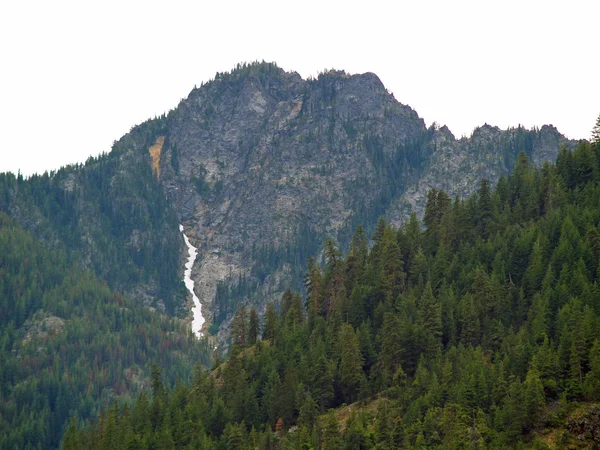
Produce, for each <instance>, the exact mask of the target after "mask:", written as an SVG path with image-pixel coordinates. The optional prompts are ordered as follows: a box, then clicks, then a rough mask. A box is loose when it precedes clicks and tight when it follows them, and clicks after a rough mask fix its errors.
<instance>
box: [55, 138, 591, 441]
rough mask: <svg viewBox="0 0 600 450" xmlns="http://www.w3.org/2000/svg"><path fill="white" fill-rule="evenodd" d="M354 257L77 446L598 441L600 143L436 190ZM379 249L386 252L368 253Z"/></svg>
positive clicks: (337, 258)
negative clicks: (464, 194)
mask: <svg viewBox="0 0 600 450" xmlns="http://www.w3.org/2000/svg"><path fill="white" fill-rule="evenodd" d="M423 224H424V227H423V228H421V226H420V223H419V222H418V221H417V219H416V216H414V215H413V216H411V218H410V219H409V221H408V223H407V224H406V225H405V226H402V227H400V228H398V229H397V228H395V227H393V226H391V225H389V224H388V223H386V221H385V219H383V218H382V219H381V220H379V221H378V223H377V226H376V229H375V232H374V233H373V234H372V235H371V236H367V234H366V233H365V232H364V229H362V228H360V227H359V228H358V229H357V231H356V233H355V234H354V236H353V238H352V244H351V246H350V249H349V251H348V252H345V253H343V252H340V251H339V249H337V248H336V247H335V245H334V244H333V242H332V241H331V240H329V241H327V243H326V244H325V250H324V253H325V260H324V263H323V264H317V263H315V262H314V261H309V262H308V267H309V273H308V276H307V278H306V287H307V295H306V296H305V298H304V299H303V298H302V297H301V295H300V294H299V293H294V292H292V291H291V290H287V291H286V292H285V293H284V294H283V296H282V299H281V302H280V305H279V308H277V309H276V308H275V305H274V304H273V303H269V304H268V306H267V312H266V315H265V321H264V324H263V326H261V327H259V326H258V320H257V315H256V311H255V310H254V309H250V311H247V310H246V308H245V307H244V306H243V305H242V306H240V308H239V309H238V311H237V312H236V314H235V317H234V319H233V322H232V326H231V334H232V344H231V347H230V353H229V359H228V361H226V362H225V363H223V364H220V365H218V364H215V367H214V369H213V370H211V371H210V372H208V371H203V370H198V371H196V372H195V373H194V379H193V381H192V382H191V383H189V384H185V383H184V384H179V385H177V386H176V387H174V388H171V389H169V388H168V387H166V386H165V384H164V383H163V381H162V379H161V374H160V372H159V371H158V370H155V371H153V378H152V389H151V390H148V394H147V395H145V396H143V397H141V398H140V399H139V400H137V401H136V402H134V403H133V404H127V405H125V406H120V405H117V404H115V405H114V406H113V407H111V408H110V410H108V411H106V412H105V414H104V415H101V416H99V417H97V418H96V420H95V421H93V422H92V423H91V424H90V425H88V426H82V425H81V424H80V423H78V422H77V421H76V420H72V422H71V424H70V425H69V428H68V430H67V432H66V434H65V437H64V440H63V443H64V447H63V448H64V450H71V449H89V450H95V449H102V448H115V449H129V448H142V449H151V448H152V449H153V448H158V449H170V448H199V449H207V450H208V449H228V450H229V449H231V450H251V449H252V450H253V449H265V450H266V449H508V448H520V449H525V448H531V449H563V448H569V449H576V448H597V447H598V445H599V444H600V403H598V402H599V401H600V143H594V144H590V143H587V142H582V143H580V144H579V145H578V146H577V147H576V149H575V150H574V151H572V152H571V151H568V150H566V149H563V150H561V152H560V153H559V155H558V158H557V161H556V164H555V165H554V164H545V165H544V166H543V167H542V168H541V169H539V168H536V167H535V166H534V165H533V164H532V163H531V161H530V160H529V159H528V157H527V155H526V154H525V153H524V152H522V153H520V154H519V156H518V158H517V162H516V165H515V168H514V169H513V171H512V173H511V174H510V175H509V176H508V177H507V178H506V179H501V180H500V181H498V183H497V185H496V187H495V188H491V187H490V183H489V182H488V181H487V180H485V179H483V180H481V182H480V183H479V184H478V187H477V190H476V192H475V193H474V194H473V195H471V196H469V197H468V198H466V199H463V200H461V199H455V200H452V199H451V198H450V197H449V196H448V194H446V193H445V192H444V191H443V190H442V191H440V190H435V189H432V190H430V191H429V193H428V194H427V202H426V207H425V211H424V219H423ZM369 242H372V245H368V243H369Z"/></svg>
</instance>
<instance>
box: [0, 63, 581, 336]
mask: <svg viewBox="0 0 600 450" xmlns="http://www.w3.org/2000/svg"><path fill="white" fill-rule="evenodd" d="M561 145H566V146H567V147H571V146H573V145H574V142H570V141H567V140H566V139H565V138H564V137H563V136H562V135H561V134H560V133H559V132H558V131H557V130H556V129H555V128H554V127H552V126H544V127H542V128H541V129H539V130H537V129H535V130H525V129H523V128H514V129H508V130H500V129H499V128H497V127H492V126H489V125H484V126H482V127H480V128H478V129H476V130H475V131H474V133H473V135H472V136H471V137H469V138H462V139H459V140H457V139H456V138H455V137H454V136H453V135H452V133H451V132H450V130H448V128H446V127H441V128H439V127H437V126H431V127H429V128H427V127H426V126H425V123H424V122H423V120H422V119H421V118H419V116H418V115H417V113H416V112H415V111H414V110H413V109H411V108H410V107H409V106H406V105H403V104H402V103H400V102H398V101H397V100H396V99H395V98H394V96H393V95H392V94H390V93H389V92H388V91H387V90H386V89H385V87H384V86H383V85H382V83H381V81H380V80H379V78H378V77H377V76H376V75H374V74H372V73H366V74H361V75H349V74H347V73H345V72H343V71H330V72H326V73H324V74H321V75H320V76H319V77H318V78H316V79H308V80H304V79H302V78H301V77H300V76H299V75H298V74H297V73H294V72H292V73H287V72H285V71H283V70H281V69H280V68H278V67H277V66H276V65H274V64H266V63H262V64H252V65H250V66H243V67H238V69H236V70H234V71H233V72H231V73H226V74H218V75H217V77H216V78H215V80H213V81H211V82H209V83H207V84H205V85H203V86H201V87H200V88H198V89H194V90H193V91H192V92H191V93H190V95H189V96H188V98H186V99H184V100H182V101H181V103H180V104H179V105H178V107H177V108H175V109H174V110H173V111H171V112H170V113H169V114H168V115H166V116H163V117H160V118H156V119H153V120H150V121H147V122H145V123H144V124H141V125H140V126H137V127H134V128H133V129H132V130H131V132H130V133H128V134H127V135H125V136H123V137H122V138H121V139H120V140H119V141H118V142H116V143H115V146H114V148H113V152H111V154H110V155H108V156H105V157H101V158H98V159H97V160H95V161H91V162H90V163H89V164H87V163H86V165H85V166H78V167H74V168H71V169H65V170H62V171H59V172H58V173H57V174H56V175H54V176H51V177H47V179H46V178H44V179H42V180H34V181H35V183H37V184H39V185H41V186H43V187H44V189H46V190H47V191H48V192H51V193H52V195H53V196H54V198H57V199H59V200H60V201H61V202H63V203H64V204H70V205H71V210H72V212H71V213H70V216H69V217H64V216H65V214H63V209H64V207H63V209H61V208H58V209H56V211H57V213H56V214H55V216H56V217H55V216H52V217H50V219H51V220H50V219H47V218H46V217H45V216H46V215H48V214H54V212H53V211H54V209H48V208H46V209H44V208H43V207H35V208H34V207H32V206H31V205H33V204H34V203H35V201H33V200H31V199H30V200H27V201H25V198H26V197H27V196H26V195H25V194H23V193H22V194H19V183H18V182H13V184H12V185H11V186H12V187H11V188H10V190H9V191H10V193H11V195H12V197H14V199H13V200H14V201H13V200H11V201H10V202H8V203H7V204H3V198H0V209H2V210H6V211H8V212H9V213H10V214H11V215H12V216H13V217H15V218H17V219H18V220H19V221H20V222H21V223H22V224H24V225H25V226H26V227H27V228H28V229H31V230H32V231H34V232H36V234H37V235H41V237H42V238H44V240H45V241H46V242H50V243H52V242H54V241H61V240H62V241H64V242H66V243H67V245H66V247H68V248H72V249H74V251H75V252H76V255H77V256H78V257H79V259H80V260H81V262H82V264H83V265H84V266H87V267H90V268H91V269H93V270H94V271H96V272H97V273H98V274H99V275H100V276H101V277H103V278H105V279H107V280H108V281H109V282H110V283H112V285H113V286H115V287H116V288H119V289H121V290H123V291H124V292H125V293H126V294H128V295H129V296H131V297H133V298H137V299H139V301H140V302H144V303H147V304H148V305H152V306H154V307H156V308H160V309H161V310H165V311H167V312H174V313H177V312H181V310H182V309H183V308H184V307H185V306H186V305H181V304H180V303H181V298H182V297H183V296H184V295H185V292H183V293H181V292H180V290H179V289H178V278H179V279H180V278H182V277H183V263H184V261H185V260H186V248H185V246H184V243H183V240H182V238H181V235H180V233H179V229H178V224H179V223H181V224H183V226H184V228H185V233H186V235H187V236H188V237H189V239H190V241H191V243H192V245H193V246H194V247H196V248H197V249H198V256H197V259H196V262H195V264H194V267H193V270H192V278H193V279H194V281H195V291H196V294H197V295H198V297H199V298H200V301H201V302H202V303H203V308H202V311H203V315H204V316H205V318H206V322H205V327H208V326H210V325H211V323H218V324H223V325H222V326H221V330H222V331H221V334H220V337H221V338H222V339H225V338H226V335H227V324H228V322H229V320H230V319H231V316H232V313H233V312H234V311H235V308H236V306H237V304H239V302H242V301H243V302H251V303H253V304H254V305H255V306H256V307H257V309H258V310H259V311H262V310H263V309H264V306H265V304H266V301H267V300H268V299H270V298H276V297H278V296H279V295H280V294H281V292H282V291H283V290H284V289H285V288H287V287H290V286H291V287H294V286H293V284H294V283H298V282H299V280H300V279H301V275H302V272H303V270H304V269H303V268H304V264H305V263H306V258H307V257H308V256H309V255H318V254H319V252H320V251H321V244H322V242H323V240H324V238H326V237H328V236H329V237H332V238H334V239H336V240H337V241H338V242H340V243H341V244H342V245H344V244H347V243H348V241H349V240H350V238H351V235H352V233H353V231H354V229H355V227H356V225H358V224H363V225H364V226H365V228H366V229H367V230H368V231H369V230H372V229H373V228H374V225H375V223H376V221H377V219H378V217H380V216H382V215H385V216H386V217H387V218H388V219H389V221H391V222H393V223H395V224H402V223H403V222H404V221H405V220H406V218H407V217H408V216H409V215H410V213H411V212H412V211H416V212H417V214H418V215H419V216H420V217H422V214H423V212H424V207H425V202H426V198H427V191H428V190H429V189H431V188H436V189H443V190H445V191H446V192H448V193H449V194H450V195H452V196H454V195H459V196H467V195H469V194H471V193H472V192H473V191H474V190H475V189H477V186H478V183H479V180H480V179H481V178H482V177H486V178H488V179H489V180H490V181H491V183H492V184H494V183H495V182H496V181H497V180H498V178H499V177H500V176H502V175H507V174H508V173H509V171H510V170H511V169H512V167H513V166H514V163H515V161H516V159H517V155H518V153H519V152H520V151H525V152H526V153H527V154H528V156H529V157H530V158H531V160H532V161H533V162H534V163H535V164H538V165H540V164H542V163H543V162H544V161H554V160H555V158H556V155H557V153H558V151H559V148H560V146H561ZM42 181H43V183H42ZM35 183H33V184H35ZM29 197H31V196H29ZM29 197H27V198H29ZM69 202H70V203H69ZM61 204H62V203H61ZM56 224H61V227H62V228H61V230H62V232H63V234H60V233H54V232H52V228H53V227H54V226H55V225H56ZM65 224H67V225H65ZM69 224H70V225H69ZM67 226H71V228H68V227H67ZM46 234H47V236H46ZM178 252H179V253H180V254H178ZM178 262H179V263H180V265H178ZM203 331H204V332H206V331H207V330H203Z"/></svg>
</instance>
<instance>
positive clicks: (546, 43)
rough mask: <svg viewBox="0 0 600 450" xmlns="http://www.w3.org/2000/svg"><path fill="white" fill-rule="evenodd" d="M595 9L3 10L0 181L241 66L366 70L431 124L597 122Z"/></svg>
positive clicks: (91, 5) (150, 5)
mask: <svg viewBox="0 0 600 450" xmlns="http://www.w3.org/2000/svg"><path fill="white" fill-rule="evenodd" d="M599 17H600V1H597V0H588V1H578V0H569V1H548V0H546V1H537V0H536V1H529V0H520V1H512V0H510V1H509V0H503V1H485V0H477V1H447V0H446V1H423V0H420V1H417V0H413V1H410V2H406V1H376V0H370V1H361V2H353V1H349V0H346V1H327V0H320V1H303V2H299V1H296V2H289V1H284V0H279V1H259V0H253V1H248V0H246V1H239V2H238V1H217V0H215V1H212V2H204V1H195V2H179V1H169V2H166V1H162V2H151V1H140V2H138V1H135V2H134V1H127V0H120V1H109V0H105V1H96V2H92V1H81V0H79V1H73V2H66V1H62V0H54V1H9V0H7V1H2V2H1V3H0V133H1V136H0V139H1V141H0V142H1V144H0V172H1V171H6V170H10V171H13V172H16V171H17V170H21V172H22V173H24V174H31V173H33V172H43V171H44V170H46V169H55V168H58V167H60V166H61V165H64V164H68V163H74V162H82V161H85V159H86V158H87V157H88V156H89V155H97V154H98V153H101V152H104V151H109V150H110V147H111V144H112V142H113V141H114V140H116V139H118V138H120V137H121V136H122V135H123V134H124V133H126V132H127V131H129V129H130V128H131V127H132V126H134V125H136V124H138V123H140V122H142V121H144V120H145V119H147V118H150V117H154V116H155V115H160V114H162V113H163V112H166V111H168V110H170V109H172V108H174V107H175V106H176V105H177V104H178V103H179V101H180V99H181V98H184V97H186V96H187V95H188V93H189V92H190V90H191V89H192V88H193V87H194V85H200V83H201V82H202V81H208V80H209V79H211V78H213V77H214V75H215V72H217V71H219V72H222V71H227V70H230V69H232V68H234V67H235V65H236V64H237V63H238V62H243V61H248V62H250V61H254V60H265V61H275V62H277V64H278V65H279V66H281V67H283V68H284V69H285V70H295V71H297V72H299V73H300V75H302V76H303V77H307V76H309V75H313V76H314V75H317V74H318V73H319V72H321V71H323V70H324V69H331V68H334V69H344V70H346V71H347V72H350V73H362V72H374V73H376V74H377V75H379V77H380V78H381V80H382V82H383V83H384V84H385V86H386V87H387V88H388V89H389V90H390V91H392V92H393V93H394V95H395V97H396V99H398V100H399V101H400V102H402V103H405V104H408V105H410V106H411V107H413V108H414V109H415V110H416V111H417V113H418V114H419V115H420V116H421V117H422V118H423V119H424V120H425V122H426V123H427V125H429V124H431V123H432V122H433V121H436V122H438V123H439V124H440V125H443V124H446V125H448V127H449V128H450V130H451V131H452V132H453V133H454V134H455V135H456V136H457V137H460V136H461V135H463V134H464V135H470V134H471V132H472V130H473V129H474V128H475V127H477V126H479V125H482V124H484V123H489V124H492V125H497V126H499V127H501V128H506V127H509V126H516V125H518V124H523V125H525V126H527V127H532V126H538V127H539V126H542V125H544V124H553V125H555V126H556V127H557V128H558V129H559V130H560V131H561V132H562V133H564V134H566V135H567V136H568V137H570V138H589V135H590V131H591V129H592V127H593V125H594V123H595V121H596V118H597V117H598V114H599V113H600V89H599V86H600V76H599V73H600V67H599V66H600V59H599V58H598V55H599V54H600V51H599V49H598V48H599V47H600V45H599V44H600V38H599V36H600V34H599V33H598V18H599Z"/></svg>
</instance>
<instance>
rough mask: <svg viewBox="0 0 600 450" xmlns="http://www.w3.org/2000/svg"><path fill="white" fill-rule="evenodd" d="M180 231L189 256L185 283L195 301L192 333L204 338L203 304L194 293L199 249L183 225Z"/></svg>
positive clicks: (184, 276)
mask: <svg viewBox="0 0 600 450" xmlns="http://www.w3.org/2000/svg"><path fill="white" fill-rule="evenodd" d="M179 231H181V234H183V239H184V240H185V245H187V248H188V255H189V257H188V260H187V262H186V263H185V272H184V275H183V282H184V283H185V287H186V288H187V290H188V291H190V292H191V294H192V298H193V300H194V307H193V308H192V314H193V316H194V318H193V319H192V331H193V333H194V334H195V335H196V336H198V337H202V331H200V330H201V329H202V325H203V324H204V317H203V316H202V304H201V303H200V300H199V299H198V297H197V296H196V294H195V293H194V280H192V266H193V265H194V261H195V260H196V255H197V254H198V249H197V248H196V247H194V246H193V245H192V244H190V240H189V239H188V237H187V236H186V235H185V233H184V232H183V225H179Z"/></svg>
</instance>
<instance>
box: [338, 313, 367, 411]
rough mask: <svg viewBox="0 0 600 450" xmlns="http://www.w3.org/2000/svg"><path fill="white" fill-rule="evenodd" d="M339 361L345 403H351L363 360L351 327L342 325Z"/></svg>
mask: <svg viewBox="0 0 600 450" xmlns="http://www.w3.org/2000/svg"><path fill="white" fill-rule="evenodd" d="M340 343H341V347H342V348H341V360H340V382H341V384H342V390H343V392H344V396H345V397H346V401H347V403H351V402H352V401H353V400H354V399H355V398H356V394H357V393H358V388H359V386H360V379H361V377H362V365H363V359H362V356H361V354H360V349H359V347H358V339H357V338H356V334H355V333H354V330H353V329H352V325H350V324H344V325H343V326H342V329H341V330H340Z"/></svg>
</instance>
